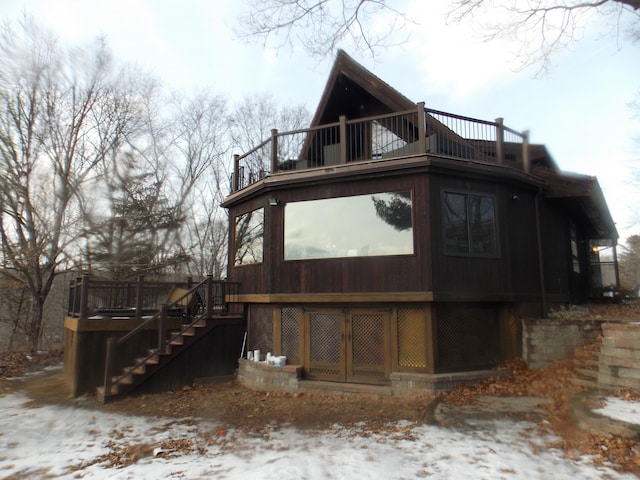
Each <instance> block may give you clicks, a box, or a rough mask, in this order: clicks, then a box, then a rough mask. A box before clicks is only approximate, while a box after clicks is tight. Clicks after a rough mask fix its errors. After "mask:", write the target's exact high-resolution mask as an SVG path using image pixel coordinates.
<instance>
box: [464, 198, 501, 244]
mask: <svg viewBox="0 0 640 480" xmlns="http://www.w3.org/2000/svg"><path fill="white" fill-rule="evenodd" d="M468 201H469V231H470V232H471V245H470V252H471V253H474V254H478V255H494V254H495V253H496V251H497V248H496V246H497V245H496V231H495V208H494V205H493V203H494V201H493V198H491V197H482V196H479V195H469V196H468Z"/></svg>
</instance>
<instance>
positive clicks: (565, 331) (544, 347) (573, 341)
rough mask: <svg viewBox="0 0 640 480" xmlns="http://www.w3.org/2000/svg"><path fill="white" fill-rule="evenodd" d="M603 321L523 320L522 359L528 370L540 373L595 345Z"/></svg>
mask: <svg viewBox="0 0 640 480" xmlns="http://www.w3.org/2000/svg"><path fill="white" fill-rule="evenodd" d="M601 323H602V321H598V320H568V319H541V318H534V319H525V320H523V321H522V325H523V328H522V358H523V360H524V361H525V362H526V363H527V365H528V366H529V368H532V369H534V370H535V369H539V368H543V367H546V366H548V365H551V364H552V363H553V362H555V361H556V360H560V359H562V358H566V357H568V356H569V355H571V354H572V353H573V351H574V350H575V349H576V348H578V347H581V346H583V345H586V344H588V343H592V342H595V341H596V339H597V337H598V335H600V334H601V333H602V326H601Z"/></svg>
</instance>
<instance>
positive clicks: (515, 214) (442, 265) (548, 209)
mask: <svg viewBox="0 0 640 480" xmlns="http://www.w3.org/2000/svg"><path fill="white" fill-rule="evenodd" d="M224 206H225V207H226V208H228V211H229V218H230V229H229V230H230V237H229V270H228V276H229V280H231V281H233V282H236V283H237V284H239V285H240V286H241V287H240V294H239V295H238V296H237V301H239V302H241V303H243V304H244V307H245V310H244V311H245V312H246V314H247V325H248V332H249V335H248V343H247V345H248V348H249V349H259V350H260V351H261V352H262V353H263V354H264V353H265V352H272V353H273V354H274V355H275V354H277V355H284V356H286V357H287V363H288V364H294V365H300V366H301V368H299V369H298V375H300V374H301V375H302V378H304V379H305V380H321V381H330V382H339V383H343V384H350V383H355V384H373V385H385V386H391V387H392V389H393V391H394V392H398V393H402V392H404V391H407V390H412V389H413V388H421V389H426V390H431V391H435V390H439V389H442V388H447V387H448V386H449V385H451V383H452V382H455V381H457V380H456V379H473V378H479V377H481V376H482V375H483V374H484V372H485V371H486V370H487V369H489V368H491V367H494V366H496V365H497V364H499V363H500V362H502V361H505V360H508V359H511V358H514V357H517V356H519V355H520V344H521V340H520V335H521V327H520V325H521V319H522V318H523V317H535V316H541V315H544V314H546V313H547V312H548V311H549V309H550V308H552V307H554V306H557V305H562V304H565V305H566V304H576V303H583V302H585V301H587V300H588V299H589V298H590V297H591V296H592V295H594V294H595V293H596V292H597V289H598V288H600V287H603V286H605V285H603V269H607V268H614V269H615V257H614V259H613V262H611V264H607V265H605V264H604V263H603V262H602V261H600V259H599V256H598V255H597V254H596V253H595V252H596V250H595V248H596V247H598V246H608V247H612V248H613V251H614V252H615V245H616V241H617V232H616V228H615V225H614V222H613V220H612V218H611V215H610V213H609V210H608V208H607V205H606V203H605V200H604V198H603V195H602V192H601V190H600V187H599V185H598V182H597V180H596V179H595V178H594V177H591V176H585V175H578V174H569V173H564V172H562V171H560V170H559V168H558V166H557V165H556V164H555V162H554V161H553V159H552V158H551V156H550V155H549V152H548V151H547V149H546V148H545V147H544V145H530V144H529V141H528V137H527V134H526V133H521V132H517V131H515V130H512V129H510V128H508V127H506V126H505V125H504V124H503V122H502V120H501V119H498V120H496V121H494V122H489V121H481V120H476V119H471V118H466V117H463V116H460V115H454V114H449V113H445V112H440V111H435V110H431V109H428V108H425V105H424V103H415V102H414V101H412V100H409V99H408V98H406V97H405V96H403V95H402V94H400V93H399V92H397V91H396V90H395V89H393V88H392V87H391V86H389V85H388V84H386V83H385V82H384V81H382V80H381V79H379V78H378V77H376V76H375V75H373V74H372V73H371V72H369V71H367V70H366V69H364V68H363V67H362V66H361V65H359V64H358V63H356V62H355V61H354V60H353V59H351V58H350V57H349V56H348V55H346V54H345V53H344V52H339V53H338V55H337V58H336V60H335V63H334V65H333V68H332V70H331V73H330V75H329V78H328V81H327V84H326V87H325V90H324V93H323V94H322V97H321V100H320V103H319V105H318V108H317V111H316V112H315V115H314V117H313V121H312V123H311V126H310V128H308V129H304V130H299V131H295V132H278V131H276V130H274V131H273V132H272V135H271V138H269V139H267V140H265V141H264V142H263V143H261V144H260V145H258V146H257V147H256V148H254V149H253V150H251V151H250V152H247V153H245V154H243V155H237V156H236V157H235V169H234V175H233V178H232V192H231V194H230V195H229V196H228V197H227V198H226V200H225V202H224ZM250 366H251V365H250V364H249V362H246V361H244V360H241V369H243V368H245V369H246V368H250Z"/></svg>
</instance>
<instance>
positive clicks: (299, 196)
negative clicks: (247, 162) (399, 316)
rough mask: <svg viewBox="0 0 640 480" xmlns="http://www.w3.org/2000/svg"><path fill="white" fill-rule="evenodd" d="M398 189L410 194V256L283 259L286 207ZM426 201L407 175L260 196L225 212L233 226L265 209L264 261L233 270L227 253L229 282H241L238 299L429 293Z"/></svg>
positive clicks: (419, 179)
mask: <svg viewBox="0 0 640 480" xmlns="http://www.w3.org/2000/svg"><path fill="white" fill-rule="evenodd" d="M402 190H411V191H412V192H413V210H414V211H413V214H414V239H415V241H414V254H413V255H396V256H389V257H353V258H330V259H322V260H319V259H314V260H304V259H302V260H291V261H284V260H283V259H284V238H283V235H284V212H285V209H286V204H287V202H292V201H303V200H314V199H320V198H334V197H340V196H351V195H360V194H367V193H378V192H386V191H402ZM269 197H276V198H277V199H278V205H276V206H269V205H268V198H269ZM428 202H429V199H428V197H427V194H426V178H425V177H424V176H420V175H408V174H406V172H404V175H403V176H398V175H395V176H394V175H390V174H388V175H386V176H385V177H384V178H383V179H380V178H374V179H370V180H367V179H362V178H360V179H359V180H358V182H344V181H340V182H339V183H332V184H321V185H301V186H296V187H295V188H293V187H292V188H290V189H286V190H284V189H283V190H281V191H277V192H268V193H264V194H263V195H262V196H261V197H257V198H254V199H252V200H251V202H247V203H243V204H241V205H240V206H238V207H236V206H233V207H231V208H230V218H231V221H232V222H233V219H234V218H235V217H236V216H237V215H240V214H242V213H245V212H246V211H248V210H251V209H253V208H256V207H259V206H264V208H265V236H264V262H263V263H262V264H258V265H246V266H237V267H236V266H233V260H234V259H233V252H232V251H230V254H229V255H230V256H229V265H230V267H229V277H230V280H233V281H240V282H242V293H243V294H271V295H272V294H294V295H296V294H318V293H341V294H345V293H369V292H376V293H385V292H430V291H431V290H432V285H431V268H430V263H431V259H430V255H431V252H430V249H429V242H428V241H424V239H428V238H430V236H431V232H430V222H429V212H430V207H429V203H428ZM249 206H250V208H249ZM232 224H233V223H232ZM230 250H233V248H231V249H230Z"/></svg>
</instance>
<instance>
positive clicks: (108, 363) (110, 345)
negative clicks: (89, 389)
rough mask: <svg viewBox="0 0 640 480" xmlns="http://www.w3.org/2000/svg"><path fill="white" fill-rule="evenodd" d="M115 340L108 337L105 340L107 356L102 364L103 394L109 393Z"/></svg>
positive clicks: (114, 356)
mask: <svg viewBox="0 0 640 480" xmlns="http://www.w3.org/2000/svg"><path fill="white" fill-rule="evenodd" d="M115 349H116V339H115V338H113V337H109V338H108V339H107V356H106V358H105V362H104V394H105V396H106V395H108V394H109V393H111V383H112V378H113V374H112V373H113V365H112V364H113V361H114V360H115V358H116V352H115Z"/></svg>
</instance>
